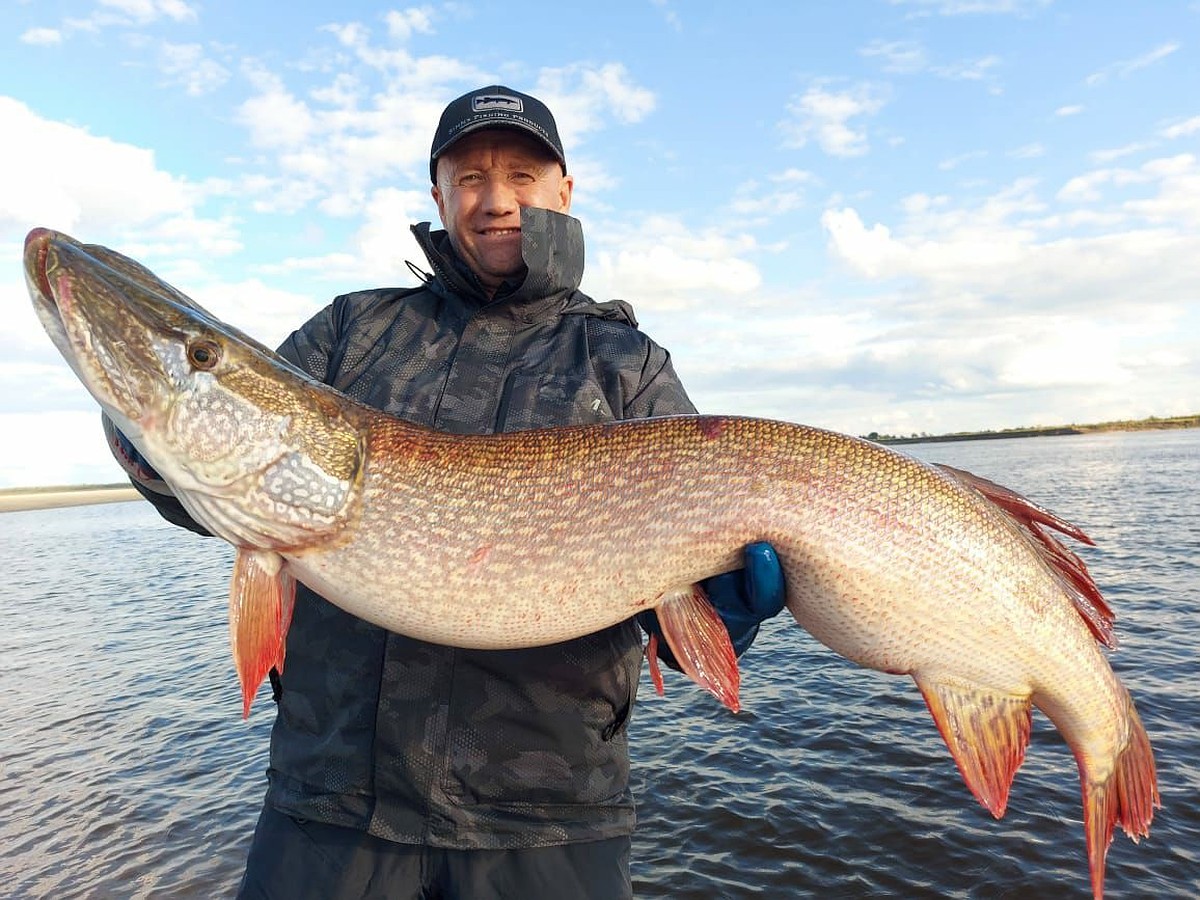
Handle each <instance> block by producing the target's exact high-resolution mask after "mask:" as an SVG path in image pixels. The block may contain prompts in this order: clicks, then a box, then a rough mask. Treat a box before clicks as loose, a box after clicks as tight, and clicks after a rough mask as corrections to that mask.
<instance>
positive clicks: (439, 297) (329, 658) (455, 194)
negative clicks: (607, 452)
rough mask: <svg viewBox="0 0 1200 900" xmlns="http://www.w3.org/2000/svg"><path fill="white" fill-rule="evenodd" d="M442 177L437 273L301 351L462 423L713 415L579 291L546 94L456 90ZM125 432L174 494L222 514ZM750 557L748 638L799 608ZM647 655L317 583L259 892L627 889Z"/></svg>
mask: <svg viewBox="0 0 1200 900" xmlns="http://www.w3.org/2000/svg"><path fill="white" fill-rule="evenodd" d="M430 177H431V178H432V179H433V188H432V195H433V199H434V201H435V202H436V204H437V209H438V214H439V216H440V218H441V221H442V224H443V225H444V226H445V231H432V230H431V229H430V225H429V223H428V222H425V223H422V224H420V225H417V226H415V227H414V228H413V233H414V234H415V236H416V239H417V242H418V243H419V244H420V246H421V248H422V250H423V251H424V252H425V254H426V256H427V257H428V259H429V264H430V266H431V268H432V269H433V274H432V275H428V276H426V281H425V283H424V284H423V285H421V286H419V287H416V288H407V289H379V290H367V291H361V292H358V293H353V294H348V295H345V296H342V297H338V298H337V299H336V300H334V302H333V303H332V304H331V305H330V306H328V307H327V308H326V309H324V310H323V311H322V312H320V313H318V314H317V315H316V316H315V317H314V318H313V319H311V320H310V321H309V322H308V323H306V324H305V325H304V326H302V327H301V328H300V329H299V330H298V331H296V332H295V333H293V334H292V335H291V337H289V338H288V339H287V340H286V341H285V342H284V344H283V346H282V347H281V348H280V353H281V354H282V355H283V356H284V357H286V358H287V359H288V360H290V361H291V362H293V363H294V364H296V365H298V366H299V367H300V368H302V369H304V370H305V371H307V372H309V373H310V374H312V375H313V376H314V377H316V378H318V379H320V380H322V381H325V382H326V383H328V384H330V385H332V386H334V387H335V388H337V389H339V390H341V391H343V392H345V393H347V394H349V395H350V396H351V397H354V398H356V399H358V400H361V401H363V402H364V403H368V404H370V405H372V406H375V407H378V408H380V409H384V410H387V411H388V412H391V413H393V414H395V415H397V416H401V417H403V418H405V419H408V420H410V421H413V422H416V423H419V424H423V425H428V426H431V427H434V428H438V429H441V430H443V431H450V432H458V433H464V434H465V433H487V432H494V431H511V430H516V429H521V428H530V427H540V426H552V425H567V424H575V423H586V422H602V421H611V420H614V419H624V418H632V417H641V416H651V415H666V414H677V413H692V412H694V411H695V410H694V408H693V406H692V404H691V402H690V401H689V400H688V398H687V395H686V394H685V393H684V391H683V388H682V386H681V385H680V384H679V381H678V380H677V378H676V376H675V373H674V371H673V369H672V366H671V362H670V358H669V356H668V354H667V353H666V351H664V350H663V349H662V348H660V347H659V346H657V345H656V344H654V343H653V342H652V341H651V340H650V339H649V338H647V337H646V336H645V335H644V334H643V333H642V332H640V331H638V330H637V327H636V322H635V321H634V318H633V315H632V311H631V310H630V308H629V307H628V306H627V305H626V304H624V303H622V302H619V301H613V302H607V303H597V302H594V301H593V300H591V299H590V298H589V297H587V296H586V295H584V294H582V293H580V292H579V290H578V285H579V281H580V278H581V277H582V268H583V239H582V233H581V230H580V226H579V223H578V221H576V220H575V219H572V218H570V217H569V216H568V215H566V214H567V213H568V211H569V210H570V206H571V194H572V190H573V187H574V179H573V177H572V176H571V175H568V174H567V168H566V158H565V155H564V153H563V149H562V144H561V141H560V140H559V136H558V131H557V127H556V125H555V121H554V118H553V116H552V115H551V113H550V111H549V110H548V109H547V108H546V107H545V106H544V105H543V104H542V103H541V102H540V101H538V100H536V99H535V98H533V97H530V96H528V95H526V94H522V93H519V92H517V91H514V90H511V89H509V88H506V87H501V86H493V87H488V88H484V89H481V90H478V91H472V92H471V93H469V94H466V95H464V96H462V97H460V98H458V99H457V100H455V101H453V102H452V103H451V104H450V105H449V106H447V107H446V110H445V112H444V113H443V115H442V117H441V121H440V123H439V125H438V128H437V133H436V135H435V136H434V141H433V146H432V148H431V152H430ZM110 434H111V436H112V437H113V439H114V446H115V448H116V450H117V451H118V452H117V456H118V458H119V459H121V460H122V461H123V462H124V463H125V465H126V468H127V470H128V471H130V474H131V476H132V477H133V480H134V483H135V484H137V485H139V486H140V487H141V489H142V491H143V493H144V494H146V496H147V497H148V498H149V499H150V500H151V501H152V502H154V503H155V505H156V506H157V507H158V508H159V510H160V512H162V513H163V515H164V516H166V517H167V518H168V519H170V520H171V521H173V522H176V523H177V524H181V525H184V526H187V527H191V528H193V529H195V530H202V529H200V527H199V526H198V525H196V523H194V522H192V521H191V519H190V517H188V515H187V513H186V512H185V511H184V510H183V509H182V507H181V506H180V505H179V504H178V502H177V501H176V500H175V499H174V498H173V497H171V496H170V494H169V486H167V485H165V484H163V483H162V482H161V481H156V476H155V475H154V473H153V472H152V471H147V470H146V468H145V467H144V466H142V467H141V468H139V462H140V461H139V458H138V455H137V452H136V450H135V449H133V448H132V447H131V446H130V445H129V444H128V442H127V441H124V440H123V439H122V438H121V436H120V435H119V434H118V433H116V432H115V431H114V430H113V429H111V426H110ZM596 540H597V541H603V540H604V535H603V534H597V535H596ZM747 561H748V567H747V569H746V570H745V572H738V573H732V574H730V575H727V576H718V578H715V579H710V580H709V582H708V584H707V585H706V586H707V588H708V590H709V593H710V596H711V598H712V599H713V602H714V604H715V605H716V606H717V607H718V610H719V611H720V612H721V613H722V617H723V619H724V620H725V622H726V624H727V627H729V629H730V634H731V638H732V639H733V640H734V644H735V648H736V649H737V650H738V651H739V652H740V651H742V650H744V649H745V648H746V647H747V646H749V643H750V641H752V640H753V638H754V635H755V633H756V632H757V629H758V624H759V623H760V621H762V620H763V619H765V618H766V617H768V616H770V615H774V614H775V613H777V612H778V611H779V609H780V608H781V607H782V604H783V576H782V573H781V571H780V569H779V564H778V561H777V560H776V559H775V557H774V552H773V551H772V550H771V549H770V547H769V546H767V545H764V544H760V545H752V546H751V547H750V548H748V550H747ZM646 627H647V628H648V629H650V630H653V629H654V628H655V627H656V622H655V621H654V619H653V616H652V615H651V616H649V617H648V618H647V619H646ZM641 655H642V635H641V632H640V631H639V629H638V626H637V623H636V622H635V621H633V620H630V621H627V622H624V623H622V624H620V625H616V626H614V627H612V628H609V629H607V630H605V631H602V632H600V633H597V634H592V635H588V636H586V637H582V638H579V639H577V640H572V641H566V642H564V643H561V644H557V645H554V646H550V647H534V648H530V649H526V650H507V651H480V650H463V649H458V648H452V647H441V646H435V645H431V644H426V643H423V642H421V641H417V640H413V639H411V638H408V637H405V636H402V635H398V634H392V633H389V632H386V631H383V630H381V629H379V628H376V627H374V626H372V625H369V624H367V623H365V622H363V621H361V620H358V619H355V618H354V617H352V616H350V615H349V614H347V613H345V612H343V611H341V610H340V609H338V608H337V607H335V606H333V605H332V604H330V603H328V602H327V601H325V600H324V599H322V598H321V597H319V596H317V595H316V594H314V593H313V592H312V591H310V590H308V589H307V588H305V587H303V586H300V587H299V589H298V592H297V599H296V607H295V613H294V617H293V620H292V625H291V630H290V633H289V636H288V644H287V665H286V669H285V671H284V672H283V673H282V675H278V676H276V675H275V673H272V674H273V678H272V684H273V686H274V688H275V693H276V700H277V702H278V704H279V709H278V715H277V717H276V722H275V726H274V730H273V732H272V736H271V764H270V770H269V773H268V775H269V787H268V791H267V797H266V802H265V804H264V807H263V811H262V814H261V817H260V819H259V822H258V826H257V828H256V830H255V835H254V840H253V843H252V846H251V850H250V855H249V861H248V863H247V867H246V873H245V876H244V878H243V881H242V885H241V889H240V895H239V896H241V897H244V898H255V897H278V898H289V900H291V898H302V897H313V898H322V900H329V898H339V897H346V898H350V897H354V898H357V897H369V896H378V897H388V898H410V897H411V898H417V897H463V898H489V897H511V898H540V897H571V898H587V897H595V898H602V900H611V898H620V897H628V896H630V895H631V888H630V876H629V847H630V834H631V832H632V830H633V826H634V809H633V801H632V797H631V794H630V790H629V783H628V776H629V755H628V746H627V736H626V725H627V723H628V720H629V715H630V711H631V709H632V706H633V701H634V695H635V692H636V688H637V682H638V677H639V672H640V666H641ZM668 662H670V660H669V659H668Z"/></svg>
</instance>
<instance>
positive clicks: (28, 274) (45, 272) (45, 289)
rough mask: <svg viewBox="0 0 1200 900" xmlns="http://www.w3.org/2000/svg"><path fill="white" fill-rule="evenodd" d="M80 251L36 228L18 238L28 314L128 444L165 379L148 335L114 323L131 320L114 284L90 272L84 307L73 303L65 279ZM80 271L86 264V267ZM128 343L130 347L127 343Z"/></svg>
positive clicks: (102, 274) (98, 272)
mask: <svg viewBox="0 0 1200 900" xmlns="http://www.w3.org/2000/svg"><path fill="white" fill-rule="evenodd" d="M85 256H86V251H85V250H84V248H83V247H82V245H80V244H79V243H77V242H76V241H74V240H72V239H71V238H68V237H66V236H65V235H60V234H58V233H57V232H53V231H50V230H49V229H45V228H37V229H34V230H33V231H31V232H30V233H29V235H28V237H27V238H26V239H25V282H26V285H27V287H28V289H29V295H30V297H31V298H32V300H33V304H34V310H35V311H36V313H37V316H38V318H39V319H40V320H41V323H42V326H43V327H44V328H45V329H46V333H47V334H48V335H49V336H50V339H51V341H52V342H53V343H54V346H55V347H56V348H57V349H58V351H59V353H61V354H62V356H63V359H64V360H65V361H66V362H67V364H68V365H69V366H70V367H71V369H72V371H74V372H75V375H76V376H77V377H78V378H79V380H80V381H81V382H82V383H83V385H84V386H85V387H86V388H87V390H88V392H89V393H91V394H92V396H93V397H94V398H95V399H96V401H97V402H98V403H99V404H100V406H101V407H102V408H103V409H104V410H105V412H107V413H108V414H109V415H110V416H111V417H112V418H113V420H114V421H115V422H116V423H117V424H118V427H120V428H121V430H122V431H124V432H126V433H127V434H128V435H129V436H130V437H131V439H132V438H133V437H135V436H136V435H138V434H140V432H141V430H142V427H141V424H140V423H141V421H142V420H143V419H144V418H145V416H146V415H147V413H148V411H149V409H150V406H151V405H152V403H153V401H154V394H153V391H152V389H151V384H152V383H153V381H154V380H155V379H164V378H166V372H165V370H163V369H162V368H161V367H159V368H158V370H157V371H155V372H153V373H152V374H151V373H147V372H146V369H147V367H148V366H156V355H155V354H154V353H153V351H152V348H151V347H150V346H149V343H148V341H147V339H146V338H147V332H146V331H145V330H144V329H140V328H129V327H128V326H127V325H126V324H124V323H122V322H121V321H120V320H121V319H123V318H124V317H126V316H128V315H131V314H132V313H131V312H130V311H129V310H127V309H126V308H125V307H124V306H123V304H122V303H121V302H120V299H119V296H118V295H117V293H116V290H115V288H116V287H117V286H116V285H114V280H116V279H114V278H113V277H111V276H115V274H116V273H105V272H103V271H102V270H101V268H100V267H98V266H96V267H94V272H95V274H94V276H93V278H92V286H91V287H90V296H89V302H87V303H79V302H77V297H76V292H75V284H74V283H73V281H72V279H71V277H70V271H71V269H72V267H78V266H79V265H80V263H81V257H85ZM85 264H86V261H85ZM130 342H132V344H131V343H130Z"/></svg>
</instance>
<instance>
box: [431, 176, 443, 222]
mask: <svg viewBox="0 0 1200 900" xmlns="http://www.w3.org/2000/svg"><path fill="white" fill-rule="evenodd" d="M429 194H430V196H432V197H433V202H434V203H436V204H437V209H438V218H439V219H441V220H442V224H443V225H445V224H446V206H445V204H444V203H443V202H442V189H441V188H440V187H438V186H437V185H436V184H435V185H434V186H433V187H431V188H430V189H429Z"/></svg>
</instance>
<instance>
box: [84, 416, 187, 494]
mask: <svg viewBox="0 0 1200 900" xmlns="http://www.w3.org/2000/svg"><path fill="white" fill-rule="evenodd" d="M100 421H101V423H102V424H103V426H104V436H105V438H107V439H108V449H109V450H110V451H111V452H112V455H113V458H114V459H115V460H116V461H117V462H118V463H120V465H121V468H122V469H124V470H125V474H126V475H128V476H129V480H130V481H132V482H133V483H134V485H137V486H140V487H144V488H146V489H147V490H150V491H153V492H154V493H156V494H167V495H170V494H171V488H170V487H169V486H168V485H167V483H166V482H165V481H163V480H162V476H160V475H159V474H158V473H157V472H156V471H154V467H153V466H151V465H150V463H148V462H147V461H146V457H144V456H142V454H141V453H140V452H139V451H138V448H137V447H135V446H133V442H132V441H130V440H129V438H127V437H125V435H124V434H123V433H122V432H121V430H120V429H119V428H117V426H116V425H115V424H113V420H112V419H110V418H109V417H108V416H107V415H103V414H102V415H101V416H100Z"/></svg>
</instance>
